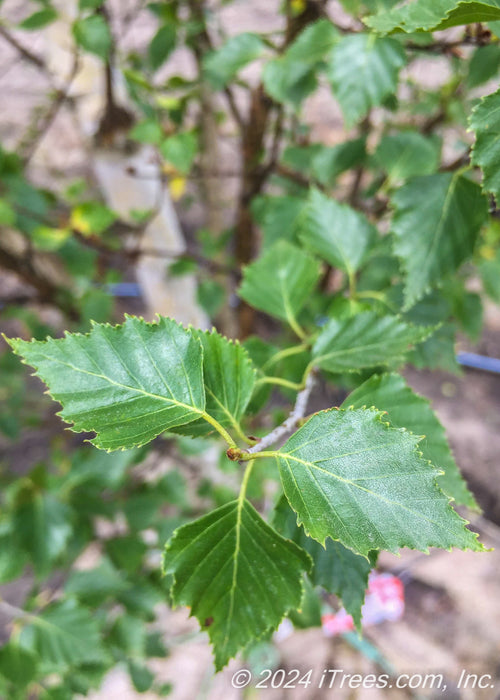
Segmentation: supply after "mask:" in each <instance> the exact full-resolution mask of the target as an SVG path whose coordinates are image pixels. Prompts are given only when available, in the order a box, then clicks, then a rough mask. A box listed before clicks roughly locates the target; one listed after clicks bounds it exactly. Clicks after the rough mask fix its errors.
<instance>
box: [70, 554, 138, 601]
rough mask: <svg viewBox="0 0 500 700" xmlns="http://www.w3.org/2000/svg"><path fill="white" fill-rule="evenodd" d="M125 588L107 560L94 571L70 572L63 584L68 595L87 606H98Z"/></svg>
mask: <svg viewBox="0 0 500 700" xmlns="http://www.w3.org/2000/svg"><path fill="white" fill-rule="evenodd" d="M127 588H128V584H127V582H126V581H125V580H124V578H123V576H122V575H121V574H120V572H119V571H118V570H117V569H115V567H114V566H113V565H112V564H111V562H110V561H109V560H108V559H103V560H102V561H101V563H100V564H99V566H97V567H95V568H94V569H83V570H81V571H79V570H76V571H72V572H71V574H70V575H69V577H68V580H67V581H66V583H65V584H64V590H65V592H66V593H67V594H68V595H70V596H74V597H75V598H78V599H79V600H80V601H81V602H82V603H85V604H87V605H100V604H101V603H103V602H104V601H105V600H106V599H107V598H110V597H113V598H116V596H117V595H118V594H119V593H121V592H122V591H124V590H126V589H127Z"/></svg>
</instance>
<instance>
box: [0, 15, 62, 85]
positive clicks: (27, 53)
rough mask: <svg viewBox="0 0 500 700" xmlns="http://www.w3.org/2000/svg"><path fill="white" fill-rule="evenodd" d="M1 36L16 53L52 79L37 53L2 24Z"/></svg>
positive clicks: (0, 25) (0, 27)
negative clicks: (24, 44)
mask: <svg viewBox="0 0 500 700" xmlns="http://www.w3.org/2000/svg"><path fill="white" fill-rule="evenodd" d="M0 36H1V37H3V38H4V39H5V41H7V42H8V43H9V44H10V45H11V46H12V47H13V48H14V49H16V51H17V52H18V53H19V54H20V55H21V56H22V57H23V58H25V59H26V60H27V61H29V62H30V63H32V64H33V65H34V66H36V67H37V68H38V69H39V70H41V71H43V72H44V73H45V74H46V75H48V76H49V77H50V71H49V69H48V68H47V64H46V63H45V61H44V60H43V58H41V57H40V56H38V55H37V54H36V53H33V51H31V49H28V48H26V46H23V45H22V44H21V43H20V42H19V41H18V40H17V39H16V38H15V37H14V36H12V34H11V33H10V32H9V31H8V30H7V29H6V27H5V26H4V25H2V24H0Z"/></svg>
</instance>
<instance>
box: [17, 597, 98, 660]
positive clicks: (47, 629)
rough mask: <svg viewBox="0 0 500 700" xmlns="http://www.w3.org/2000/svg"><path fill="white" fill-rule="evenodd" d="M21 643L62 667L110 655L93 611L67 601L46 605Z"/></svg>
mask: <svg viewBox="0 0 500 700" xmlns="http://www.w3.org/2000/svg"><path fill="white" fill-rule="evenodd" d="M19 643H20V644H21V646H23V647H24V648H26V649H28V650H31V651H34V652H35V653H37V654H38V656H39V657H40V659H41V661H42V662H43V664H44V666H45V667H47V668H48V669H54V670H55V671H56V672H57V673H60V672H61V668H65V667H66V666H73V665H76V664H81V663H91V662H93V661H95V662H101V661H102V660H103V658H106V653H105V651H104V649H103V647H102V643H101V638H100V632H99V628H98V626H97V622H96V621H95V618H94V617H93V616H92V614H91V612H90V611H89V610H86V609H85V608H82V607H80V606H78V605H77V604H76V603H75V602H74V601H71V600H65V601H63V602H61V603H54V604H52V605H50V606H49V607H47V608H45V609H44V610H43V611H42V612H41V613H39V615H37V616H36V617H33V618H31V623H30V624H29V625H27V626H26V627H24V628H23V630H22V631H21V634H20V638H19Z"/></svg>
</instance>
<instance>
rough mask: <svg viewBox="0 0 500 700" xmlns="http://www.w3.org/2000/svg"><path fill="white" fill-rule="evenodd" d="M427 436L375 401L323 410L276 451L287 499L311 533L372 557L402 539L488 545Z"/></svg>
mask: <svg viewBox="0 0 500 700" xmlns="http://www.w3.org/2000/svg"><path fill="white" fill-rule="evenodd" d="M419 440H420V438H419V437H418V436H415V435H412V434H411V433H408V432H406V431H405V430H402V429H396V428H392V427H391V426H390V425H389V424H388V423H385V422H384V421H383V414H382V413H380V412H378V411H376V410H373V409H361V410H354V409H352V410H347V411H346V410H335V409H330V410H328V411H321V412H319V413H316V414H315V415H313V416H312V418H310V419H309V420H308V421H307V423H306V424H305V425H304V426H303V427H302V428H300V429H299V430H298V431H297V432H296V433H294V435H292V437H291V438H290V439H289V440H288V441H287V442H286V443H285V445H284V446H283V447H282V448H281V449H280V450H279V452H278V453H277V455H276V459H277V461H278V466H279V470H280V474H281V480H282V484H283V489H284V492H285V495H286V497H287V499H288V502H289V503H290V505H291V506H292V508H293V509H294V510H295V512H296V513H297V516H298V523H299V524H303V525H304V529H305V531H306V533H307V534H308V535H309V536H310V537H313V538H314V539H315V540H318V542H320V543H322V544H324V542H325V539H326V538H327V537H331V538H332V539H333V540H336V541H339V542H341V543H342V544H343V545H344V546H345V547H348V548H349V549H352V550H353V552H356V553H358V554H361V555H363V556H365V557H368V554H369V552H370V551H371V550H373V549H384V550H387V551H389V552H393V553H397V551H398V550H399V549H400V548H401V547H409V548H411V549H418V550H420V551H424V552H427V551H428V548H429V547H440V548H442V549H450V548H451V547H458V548H460V549H473V550H476V551H481V550H482V549H483V547H482V545H481V544H480V543H479V542H478V541H477V535H476V534H475V533H473V532H470V531H469V530H467V529H466V527H465V524H466V522H465V521H464V520H462V518H461V517H460V516H459V515H458V514H457V513H455V511H454V510H453V509H452V507H451V505H450V502H449V498H448V496H446V495H445V494H444V493H443V492H442V491H441V490H440V489H439V488H438V486H437V485H436V476H437V475H438V473H439V472H437V471H436V469H435V468H434V467H433V466H432V465H431V464H430V463H429V462H427V461H426V460H425V459H423V458H422V457H421V453H420V452H418V451H417V450H416V446H417V444H418V442H419Z"/></svg>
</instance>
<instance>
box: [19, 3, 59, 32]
mask: <svg viewBox="0 0 500 700" xmlns="http://www.w3.org/2000/svg"><path fill="white" fill-rule="evenodd" d="M56 19H57V12H56V11H55V10H54V8H52V7H47V8H45V9H44V10H38V12H33V14H32V15H30V16H29V17H26V19H23V21H22V22H21V23H20V24H19V29H27V30H30V31H31V30H34V29H41V28H42V27H46V26H47V25H48V24H51V23H52V22H54V21H55V20H56Z"/></svg>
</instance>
